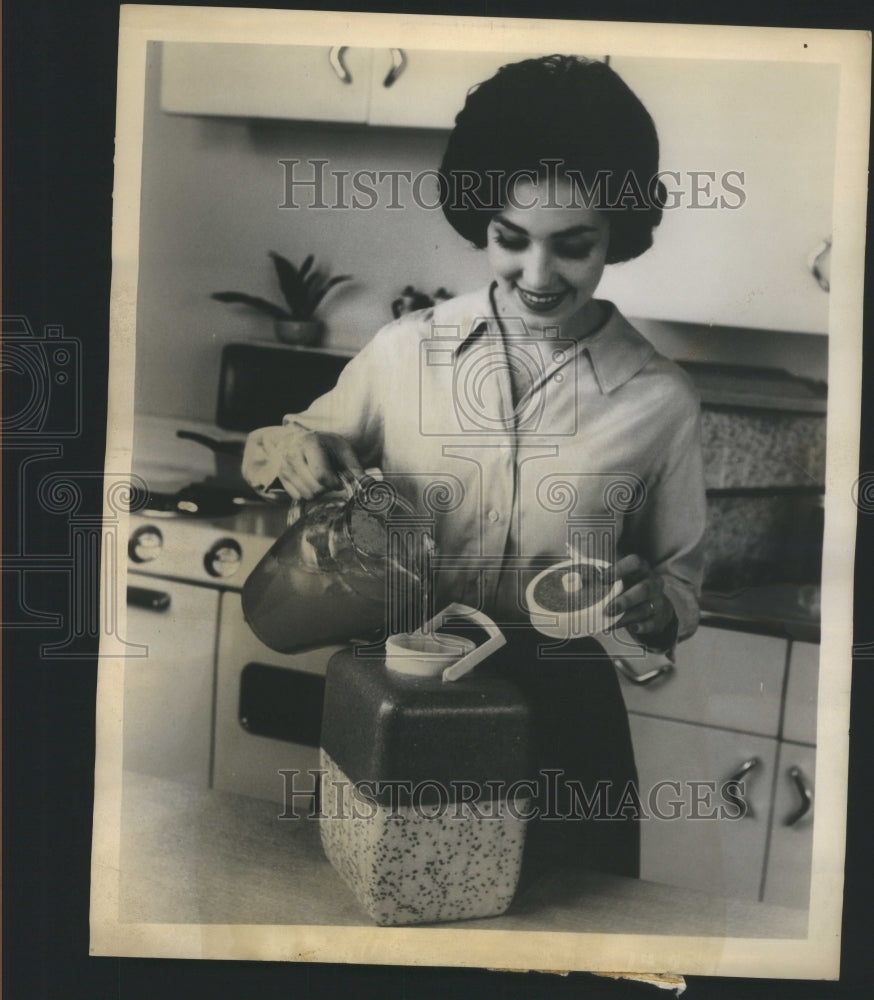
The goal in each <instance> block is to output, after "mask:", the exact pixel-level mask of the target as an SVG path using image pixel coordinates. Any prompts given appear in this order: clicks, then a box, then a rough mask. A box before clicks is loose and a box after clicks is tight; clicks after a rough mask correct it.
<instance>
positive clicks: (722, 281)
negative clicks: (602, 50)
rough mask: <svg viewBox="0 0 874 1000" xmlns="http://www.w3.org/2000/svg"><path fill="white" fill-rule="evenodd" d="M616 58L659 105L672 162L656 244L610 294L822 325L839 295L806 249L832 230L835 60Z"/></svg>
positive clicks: (613, 279)
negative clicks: (816, 271)
mask: <svg viewBox="0 0 874 1000" xmlns="http://www.w3.org/2000/svg"><path fill="white" fill-rule="evenodd" d="M611 66H612V67H613V68H614V69H615V70H616V72H617V73H619V75H620V76H621V77H622V78H623V79H624V80H625V82H626V83H628V85H629V86H630V87H631V88H632V90H634V92H635V93H636V94H637V95H638V96H639V97H640V99H641V100H642V101H643V103H644V104H645V105H646V107H647V109H648V110H649V112H650V114H651V115H652V117H653V120H654V121H655V123H656V128H657V130H658V134H659V140H660V146H661V169H662V170H665V171H672V172H674V176H665V177H664V178H663V180H664V182H665V184H666V186H667V187H668V189H669V201H668V204H669V205H670V206H672V207H670V208H668V209H666V211H665V212H664V215H663V219H662V223H661V225H660V226H659V228H658V229H657V230H656V231H655V242H654V245H653V247H652V249H651V250H649V251H647V253H646V254H644V255H643V256H642V257H640V258H639V259H637V260H635V261H633V262H631V263H629V264H627V265H619V266H617V267H613V268H608V269H607V272H606V274H605V278H604V282H603V283H602V288H601V290H602V293H603V294H604V296H605V297H607V298H615V300H616V301H618V302H621V303H622V307H623V312H624V313H625V314H626V315H628V316H639V317H645V318H650V319H664V320H681V321H689V322H694V323H702V324H716V325H723V326H729V327H755V328H760V329H772V330H792V331H797V332H804V333H826V332H827V331H828V301H829V297H828V294H827V292H825V291H824V290H823V289H822V288H821V287H820V285H819V284H818V282H817V281H816V279H815V278H814V277H813V275H812V274H811V273H810V270H809V264H808V261H809V258H810V257H811V256H812V255H813V254H814V253H815V252H816V250H817V249H819V248H821V247H822V241H823V240H824V239H825V238H827V237H829V236H830V235H831V232H832V198H833V185H834V178H833V170H834V155H835V122H836V117H837V102H838V83H839V71H838V68H837V67H836V66H829V65H823V64H819V65H811V64H805V63H802V62H798V63H790V62H779V63H777V62H759V61H755V60H751V61H748V62H747V61H744V62H741V61H727V60H698V59H688V60H678V59H670V60H669V59H657V58H653V59H640V58H626V57H622V56H616V57H614V58H612V59H611ZM694 172H699V173H697V174H696V173H694ZM739 174H742V175H743V178H742V180H741V179H740V177H739ZM728 185H731V186H733V187H735V188H738V189H739V190H740V191H742V194H738V193H735V192H733V191H732V190H730V188H729V186H728Z"/></svg>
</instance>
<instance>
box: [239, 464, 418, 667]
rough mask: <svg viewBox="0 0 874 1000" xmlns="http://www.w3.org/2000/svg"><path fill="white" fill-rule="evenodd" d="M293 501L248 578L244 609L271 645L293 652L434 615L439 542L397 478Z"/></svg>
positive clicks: (370, 635) (365, 480) (369, 479)
mask: <svg viewBox="0 0 874 1000" xmlns="http://www.w3.org/2000/svg"><path fill="white" fill-rule="evenodd" d="M341 478H342V479H343V483H344V490H343V492H340V493H337V492H335V493H328V494H324V495H322V496H320V497H317V498H316V499H315V500H311V501H306V502H304V503H300V504H294V505H292V508H291V510H290V513H289V522H290V523H289V526H288V527H287V528H286V530H285V531H284V532H283V534H282V535H280V537H279V538H278V539H277V540H276V542H274V544H273V545H272V546H271V548H270V550H269V551H268V552H267V553H266V554H265V556H264V557H263V558H262V560H261V561H260V562H259V563H258V565H257V566H256V567H255V569H254V570H253V571H252V573H251V574H250V575H249V577H248V579H247V580H246V582H245V584H244V585H243V593H242V599H243V614H244V615H245V618H246V621H247V622H248V623H249V626H250V627H251V629H252V631H253V632H254V633H255V634H256V635H257V636H258V638H259V639H260V640H261V641H262V642H263V643H264V644H265V645H267V646H269V647H270V648H271V649H274V650H276V651H278V652H280V653H294V652H298V651H300V650H304V649H311V648H314V647H318V646H329V645H334V644H337V643H344V642H347V641H349V640H351V639H375V638H379V637H380V636H382V635H385V634H387V633H391V632H402V631H405V630H407V629H410V628H414V627H415V626H417V625H418V624H419V622H421V621H422V620H423V619H424V618H425V617H426V616H427V611H426V610H425V609H426V608H427V603H428V586H427V580H428V570H429V565H428V563H429V557H430V554H431V552H432V551H433V541H432V539H431V536H430V534H429V532H428V531H427V530H426V528H425V525H424V523H423V520H422V519H421V518H420V517H419V516H418V515H417V514H416V512H415V511H414V510H413V508H412V507H411V506H410V505H409V504H408V503H407V502H406V501H405V500H403V499H402V498H401V497H400V496H399V495H398V493H397V490H396V489H395V488H394V486H393V485H392V484H390V483H388V482H384V481H381V480H379V479H375V478H374V477H373V476H369V475H365V476H363V477H362V478H361V479H360V480H353V479H351V477H349V476H348V474H343V475H342V476H341Z"/></svg>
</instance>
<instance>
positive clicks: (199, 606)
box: [123, 573, 219, 788]
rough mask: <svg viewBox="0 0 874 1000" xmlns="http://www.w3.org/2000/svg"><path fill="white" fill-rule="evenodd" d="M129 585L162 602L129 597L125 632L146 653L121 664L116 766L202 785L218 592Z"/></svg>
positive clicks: (142, 582) (134, 581)
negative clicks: (119, 760)
mask: <svg viewBox="0 0 874 1000" xmlns="http://www.w3.org/2000/svg"><path fill="white" fill-rule="evenodd" d="M128 586H129V587H139V586H142V587H145V588H147V589H148V590H151V591H153V592H154V593H155V594H157V595H161V596H162V597H163V602H162V604H163V607H162V609H161V610H151V609H147V608H145V607H142V606H140V605H139V604H133V603H132V602H131V600H130V599H129V600H128V612H127V629H128V637H129V638H130V640H131V641H132V642H138V643H145V644H146V645H147V646H148V650H149V652H148V656H145V657H143V658H133V657H132V658H130V659H128V660H127V661H126V662H125V667H124V722H123V731H124V737H123V742H124V757H123V765H124V767H125V768H126V769H128V770H132V771H139V772H141V773H143V774H149V775H152V776H154V777H157V778H170V779H172V780H174V781H182V782H186V783H191V784H194V785H197V786H199V787H200V788H207V787H209V760H210V750H211V744H212V699H213V675H214V670H215V638H216V628H217V626H218V601H219V597H218V593H217V592H216V591H214V590H207V589H205V588H203V587H193V586H191V585H190V584H184V583H176V582H169V581H166V580H156V579H154V578H148V577H143V576H137V575H136V574H133V573H132V574H131V575H130V577H129V579H128Z"/></svg>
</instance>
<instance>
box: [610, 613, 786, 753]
mask: <svg viewBox="0 0 874 1000" xmlns="http://www.w3.org/2000/svg"><path fill="white" fill-rule="evenodd" d="M787 648H788V643H787V640H785V639H779V638H776V637H774V636H767V635H754V634H752V633H747V632H735V631H730V630H728V629H719V628H710V627H708V626H705V625H702V626H701V627H700V628H699V629H698V631H697V632H696V633H695V634H694V635H693V636H692V637H691V638H690V639H688V640H687V641H686V642H681V643H680V644H679V645H678V646H677V651H676V657H675V668H674V670H672V671H670V672H669V673H666V674H664V675H663V676H662V677H660V678H658V679H657V680H655V681H653V682H652V683H650V684H634V683H633V682H631V681H630V680H629V679H628V678H627V677H626V676H624V675H620V679H621V682H622V693H623V696H624V698H625V705H626V707H627V708H628V710H629V711H630V712H639V713H641V714H646V715H656V716H660V717H662V718H666V719H676V720H682V721H686V722H695V723H698V724H700V725H707V726H718V727H721V728H725V729H736V730H739V731H743V732H748V733H759V734H761V735H763V736H777V734H778V726H779V721H780V701H781V693H782V686H783V676H784V673H785V670H786V654H787ZM625 659H626V662H627V663H628V665H629V666H630V667H631V668H633V670H634V671H635V672H636V673H645V672H646V671H647V669H648V662H647V659H646V658H644V657H640V656H632V655H628V656H626V657H625Z"/></svg>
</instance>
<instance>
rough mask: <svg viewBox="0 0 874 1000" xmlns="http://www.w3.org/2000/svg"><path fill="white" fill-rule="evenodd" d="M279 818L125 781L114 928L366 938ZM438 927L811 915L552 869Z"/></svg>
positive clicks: (268, 811) (335, 883)
mask: <svg viewBox="0 0 874 1000" xmlns="http://www.w3.org/2000/svg"><path fill="white" fill-rule="evenodd" d="M279 811H280V807H279V806H278V805H276V804H274V803H271V802H266V801H263V800H260V799H253V798H249V797H247V796H240V795H231V794H228V793H224V792H217V791H207V790H202V791H199V790H196V789H191V788H189V787H186V786H183V785H179V784H176V783H173V782H168V781H164V780H160V779H156V778H149V777H145V776H143V775H140V774H134V773H132V772H125V783H124V793H123V803H122V813H123V815H122V843H121V875H120V903H119V918H120V920H121V921H122V922H133V923H177V924H192V923H193V924H271V925H276V924H278V925H294V924H309V925H339V926H347V927H349V926H372V925H371V923H370V920H369V918H368V917H367V916H366V915H365V913H364V911H363V910H361V909H360V907H359V906H358V903H357V902H356V900H355V898H354V897H353V895H352V894H351V892H350V891H349V890H348V889H347V888H346V886H345V885H344V884H343V882H342V881H341V880H340V878H339V876H338V875H337V874H336V873H335V872H334V870H333V868H332V867H331V866H330V864H329V863H328V861H327V860H326V858H325V856H324V855H323V853H322V849H321V844H320V840H319V831H318V823H317V821H313V820H308V819H303V818H302V819H279V818H278V813H279ZM300 811H301V812H302V811H303V809H302V808H301V809H300ZM442 926H457V927H467V928H471V929H478V930H485V929H496V930H524V931H564V932H580V933H592V932H597V933H607V934H617V933H622V934H659V935H663V934H664V935H675V934H682V935H688V936H702V937H739V938H753V937H767V938H778V937H782V938H792V937H795V938H799V937H804V936H806V933H807V912H806V911H803V910H792V909H789V908H786V907H778V906H770V905H767V904H765V903H755V902H749V901H744V900H728V899H721V898H715V897H712V896H708V895H706V894H704V893H700V892H694V891H691V890H687V889H678V888H674V887H671V886H665V885H657V884H656V883H652V882H644V881H641V880H637V879H630V878H623V877H619V876H614V875H604V874H601V873H597V872H591V871H585V870H574V871H569V870H567V869H562V868H557V869H555V870H554V871H551V872H549V873H547V874H546V875H544V876H542V877H541V878H540V879H538V880H537V881H535V882H534V883H532V884H530V885H528V887H527V888H525V889H524V890H521V891H520V892H519V894H518V895H517V897H516V899H515V900H514V902H513V903H512V905H511V906H510V909H509V910H508V911H507V913H505V914H504V915H503V916H500V917H490V918H487V919H482V920H475V921H464V922H459V923H457V924H454V925H448V924H446V925H442Z"/></svg>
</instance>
